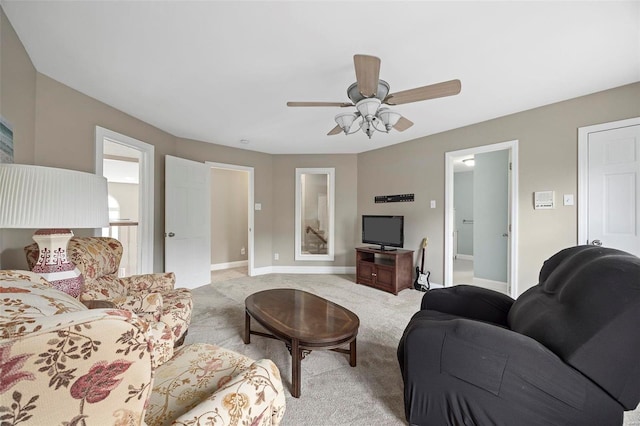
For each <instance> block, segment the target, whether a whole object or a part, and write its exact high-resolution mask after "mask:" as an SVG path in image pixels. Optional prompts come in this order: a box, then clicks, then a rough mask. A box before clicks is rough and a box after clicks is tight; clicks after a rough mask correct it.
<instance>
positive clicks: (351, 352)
mask: <svg viewBox="0 0 640 426" xmlns="http://www.w3.org/2000/svg"><path fill="white" fill-rule="evenodd" d="M349 365H350V366H352V367H355V366H356V339H353V341H352V342H351V344H350V345H349Z"/></svg>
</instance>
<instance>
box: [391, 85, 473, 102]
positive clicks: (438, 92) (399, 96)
mask: <svg viewBox="0 0 640 426" xmlns="http://www.w3.org/2000/svg"><path fill="white" fill-rule="evenodd" d="M461 89H462V83H460V80H451V81H444V82H442V83H436V84H431V85H429V86H423V87H416V88H415V89H409V90H404V91H402V92H397V93H391V94H390V95H389V96H387V97H386V98H385V100H384V103H385V104H388V105H401V104H408V103H410V102H418V101H426V100H427V99H435V98H443V97H445V96H453V95H457V94H458V93H460V90H461Z"/></svg>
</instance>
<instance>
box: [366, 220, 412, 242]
mask: <svg viewBox="0 0 640 426" xmlns="http://www.w3.org/2000/svg"><path fill="white" fill-rule="evenodd" d="M362 242H363V243H366V244H377V245H379V246H380V250H384V249H385V246H390V247H403V246H404V216H374V215H362Z"/></svg>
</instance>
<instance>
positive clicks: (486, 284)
mask: <svg viewBox="0 0 640 426" xmlns="http://www.w3.org/2000/svg"><path fill="white" fill-rule="evenodd" d="M473 284H474V285H477V286H482V287H492V288H493V287H504V288H507V283H505V282H503V281H494V280H487V279H484V278H478V277H473Z"/></svg>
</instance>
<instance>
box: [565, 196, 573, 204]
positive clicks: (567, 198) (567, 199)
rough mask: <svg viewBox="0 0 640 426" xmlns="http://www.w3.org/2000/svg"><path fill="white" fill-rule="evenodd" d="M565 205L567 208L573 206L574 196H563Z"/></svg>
mask: <svg viewBox="0 0 640 426" xmlns="http://www.w3.org/2000/svg"><path fill="white" fill-rule="evenodd" d="M563 204H564V205H565V206H572V205H573V194H564V196H563Z"/></svg>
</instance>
